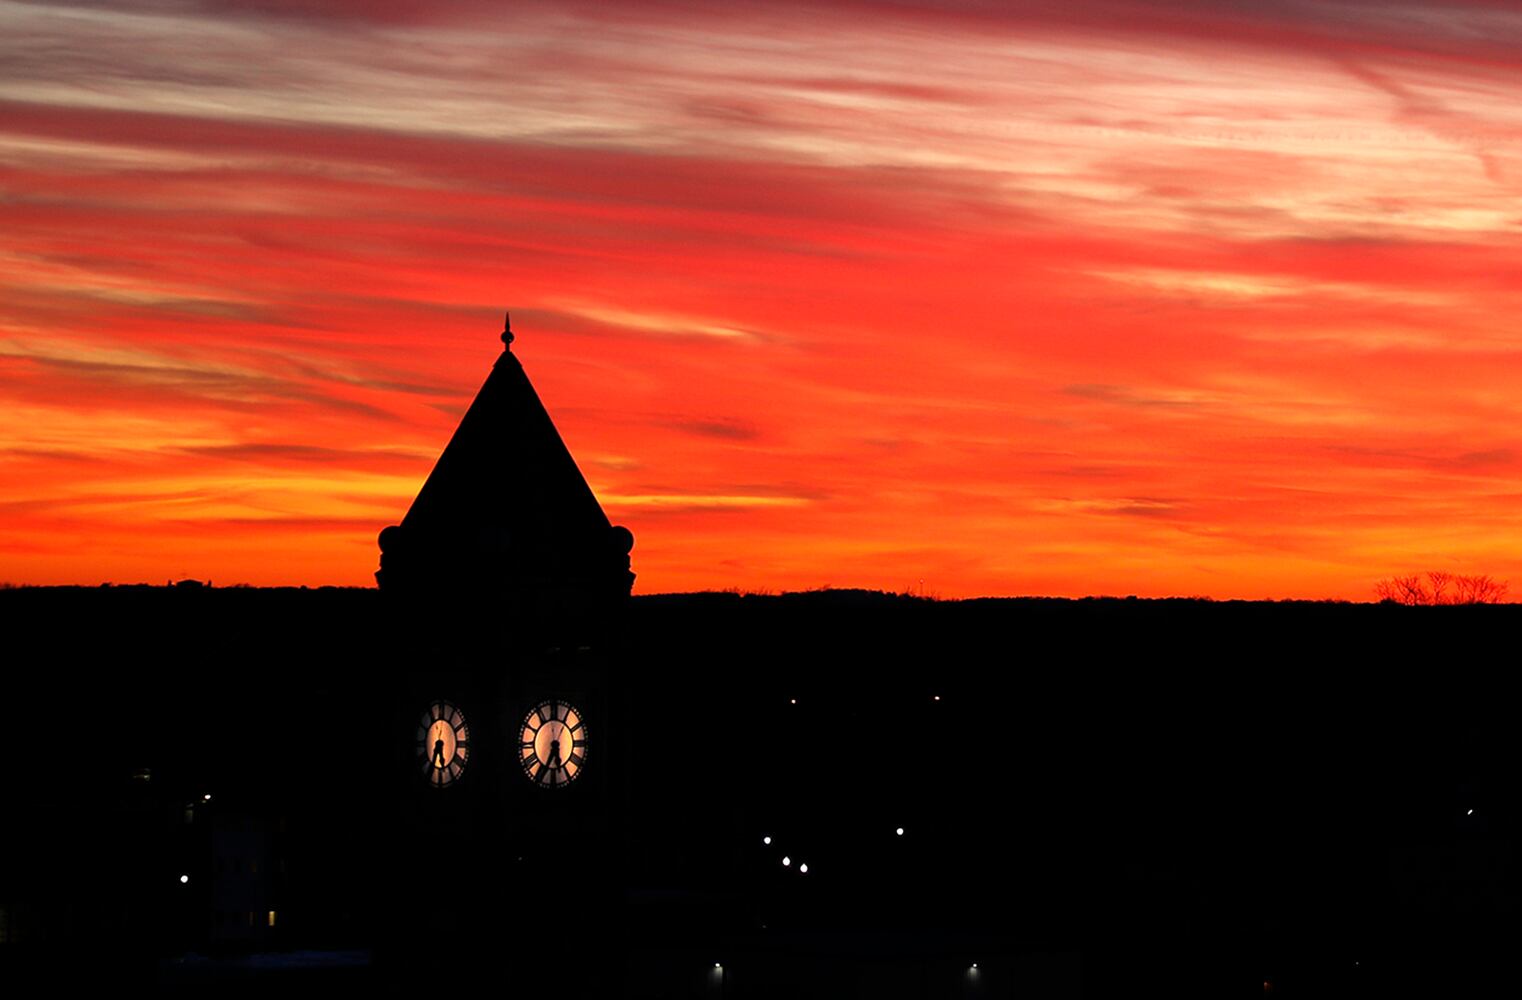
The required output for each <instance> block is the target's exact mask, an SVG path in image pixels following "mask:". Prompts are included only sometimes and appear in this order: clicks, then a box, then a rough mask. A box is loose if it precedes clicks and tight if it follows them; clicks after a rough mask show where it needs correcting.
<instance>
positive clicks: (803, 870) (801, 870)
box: [798, 865, 809, 875]
mask: <svg viewBox="0 0 1522 1000" xmlns="http://www.w3.org/2000/svg"><path fill="white" fill-rule="evenodd" d="M808 870H809V866H808V865H799V866H798V873H799V874H800V875H807V874H808Z"/></svg>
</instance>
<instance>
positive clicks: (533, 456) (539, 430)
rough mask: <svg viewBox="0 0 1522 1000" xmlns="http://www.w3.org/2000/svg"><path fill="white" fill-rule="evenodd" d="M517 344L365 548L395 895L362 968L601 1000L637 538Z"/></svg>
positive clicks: (608, 957)
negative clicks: (571, 975) (549, 971)
mask: <svg viewBox="0 0 1522 1000" xmlns="http://www.w3.org/2000/svg"><path fill="white" fill-rule="evenodd" d="M513 340H514V337H513V333H512V330H511V326H510V323H509V324H505V328H504V329H503V331H502V346H503V350H502V353H501V354H500V355H499V356H498V358H497V360H496V363H495V364H494V365H493V366H492V369H491V372H490V374H489V375H488V376H487V378H486V381H485V383H484V384H483V385H482V386H481V389H480V391H479V392H478V393H477V394H476V397H475V400H474V401H473V402H472V403H471V405H470V408H469V409H468V410H467V411H466V412H465V415H464V417H463V418H462V419H461V420H460V424H459V427H458V428H457V429H456V430H455V432H454V435H453V437H451V439H450V441H449V443H448V444H447V445H446V446H445V448H444V450H443V452H442V453H441V454H440V456H439V459H438V462H437V463H436V464H435V466H434V468H433V471H432V473H431V474H430V475H429V476H428V478H427V480H426V481H425V482H424V483H423V485H422V488H421V489H420V490H419V491H418V494H417V498H416V499H415V500H414V501H413V502H412V506H411V508H410V509H409V510H408V511H407V513H406V516H405V517H403V518H402V520H401V523H400V524H397V525H393V526H391V527H388V528H386V529H384V530H383V531H382V532H381V533H380V549H381V557H380V569H379V571H378V572H377V573H376V574H375V575H376V580H377V582H378V583H379V585H380V588H381V592H382V598H383V603H384V607H385V627H386V628H387V629H388V630H390V632H391V633H392V638H393V641H392V642H391V643H389V645H390V648H391V649H392V650H393V659H392V663H391V664H390V665H389V667H390V676H391V678H392V683H393V685H394V687H395V690H396V705H395V711H394V712H393V717H392V719H391V721H390V724H389V736H388V740H389V742H390V745H391V747H392V752H391V755H390V756H391V759H392V771H393V781H392V785H391V787H392V788H393V793H394V794H393V796H392V798H393V801H392V802H390V803H388V806H389V808H388V809H386V810H385V813H386V815H387V816H388V819H387V820H385V821H384V822H385V825H386V826H387V835H388V836H390V837H393V838H395V841H394V850H393V852H392V855H393V857H395V858H396V863H397V867H398V871H396V872H394V873H390V874H394V875H395V876H396V878H395V879H394V880H392V879H389V878H388V879H387V881H388V882H389V883H391V884H394V885H397V886H399V887H400V890H399V893H398V896H397V898H396V900H395V907H394V908H390V907H388V908H387V909H388V913H387V914H385V915H382V917H381V919H383V920H385V921H386V922H387V926H385V927H383V928H380V929H379V930H380V933H379V934H378V935H377V938H378V940H379V941H380V942H382V945H381V949H380V953H378V954H377V955H376V956H375V958H376V962H377V964H378V965H381V966H384V967H387V968H389V969H390V970H391V971H392V973H393V974H394V975H396V976H397V977H398V978H400V979H403V980H408V981H413V982H417V983H419V984H422V983H436V982H438V981H439V977H440V976H445V977H448V976H452V975H455V974H458V973H461V972H464V973H467V974H468V975H470V976H472V977H473V976H476V975H483V976H489V975H493V974H498V973H500V974H501V975H503V976H510V975H513V974H514V973H515V972H520V971H526V970H528V969H531V968H533V967H536V966H537V967H540V968H543V967H544V963H546V962H554V961H556V960H572V959H573V958H574V959H575V960H576V961H577V962H578V965H579V966H580V967H581V968H582V970H583V973H584V975H583V981H581V982H579V984H578V985H579V987H581V988H585V987H591V988H592V989H591V992H592V993H593V994H598V993H602V992H607V991H608V990H610V989H611V988H612V987H613V985H614V980H612V979H609V980H608V981H606V982H596V981H593V980H586V979H585V975H589V974H591V972H590V969H592V968H597V969H601V970H602V973H601V974H603V975H607V976H610V977H611V976H616V975H617V970H618V964H619V963H618V961H617V957H616V955H615V954H614V952H615V951H616V948H615V947H614V945H613V943H612V940H611V935H610V933H609V932H608V928H610V927H611V924H612V921H613V917H614V911H615V909H616V907H617V905H618V902H619V900H618V898H617V897H618V892H619V886H620V885H621V884H622V881H621V879H620V878H619V873H618V871H617V864H616V860H615V859H616V858H617V857H618V845H619V842H620V839H621V838H620V818H619V810H618V804H619V801H620V800H621V798H622V795H621V790H622V788H623V784H624V778H623V776H624V773H625V771H624V768H625V761H626V759H627V755H626V754H625V753H624V752H623V748H622V746H621V731H622V729H621V727H622V718H621V698H620V697H619V691H618V684H617V674H616V670H615V668H616V666H617V661H618V647H617V643H618V641H619V630H618V624H619V620H620V617H621V615H622V611H623V605H624V603H625V602H626V601H627V599H628V597H629V592H630V588H631V587H632V585H633V581H634V574H633V573H632V572H631V571H630V561H629V552H630V550H631V549H632V547H633V544H634V536H633V535H632V534H631V533H630V532H629V531H628V529H626V528H622V527H616V526H613V525H612V524H610V523H609V521H608V518H607V516H606V515H605V514H604V513H603V510H602V507H601V505H600V504H599V503H598V501H597V498H596V496H595V495H594V494H593V493H592V490H591V487H590V486H588V484H587V481H586V479H585V478H584V477H583V476H582V474H581V471H580V469H578V468H577V465H576V462H575V460H574V459H573V458H572V457H571V453H570V451H569V449H568V448H567V447H566V445H565V442H564V441H563V440H562V439H561V437H560V434H559V432H558V431H557V430H556V428H555V425H554V423H553V421H551V419H550V416H549V413H548V412H547V411H546V410H545V407H544V405H543V403H542V402H540V399H539V396H538V394H537V393H536V392H535V391H534V388H533V386H532V385H531V384H530V382H529V379H528V376H527V374H526V373H525V372H524V370H523V366H522V364H520V363H519V361H518V358H517V357H516V356H515V355H514V354H513V352H512V344H513ZM578 956H579V957H578ZM593 960H595V961H593ZM488 981H489V980H488ZM599 987H601V988H599Z"/></svg>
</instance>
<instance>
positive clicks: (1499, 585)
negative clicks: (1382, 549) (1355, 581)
mask: <svg viewBox="0 0 1522 1000" xmlns="http://www.w3.org/2000/svg"><path fill="white" fill-rule="evenodd" d="M1510 586H1511V584H1510V583H1509V582H1508V581H1506V580H1497V579H1495V578H1494V577H1491V576H1489V575H1480V576H1465V575H1463V574H1460V573H1447V572H1444V571H1442V570H1432V571H1429V572H1427V573H1409V574H1405V575H1397V576H1390V577H1386V578H1385V579H1383V580H1380V581H1379V582H1378V583H1376V584H1375V585H1374V596H1376V597H1378V598H1379V599H1380V600H1381V601H1393V602H1395V603H1396V604H1406V605H1410V606H1412V607H1418V606H1422V607H1428V606H1435V605H1441V604H1499V603H1501V601H1502V600H1503V599H1505V597H1506V592H1507V590H1508V589H1509V588H1510Z"/></svg>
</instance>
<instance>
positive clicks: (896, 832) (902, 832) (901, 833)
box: [893, 827, 904, 837]
mask: <svg viewBox="0 0 1522 1000" xmlns="http://www.w3.org/2000/svg"><path fill="white" fill-rule="evenodd" d="M893 832H894V834H896V835H897V836H900V837H902V836H903V835H904V828H903V827H898V828H897V829H895V830H894V831H893Z"/></svg>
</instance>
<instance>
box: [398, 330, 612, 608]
mask: <svg viewBox="0 0 1522 1000" xmlns="http://www.w3.org/2000/svg"><path fill="white" fill-rule="evenodd" d="M512 342H513V333H512V328H511V319H510V317H509V321H508V322H507V323H505V324H504V329H503V331H502V344H503V350H502V354H501V355H500V356H499V357H498V358H497V362H496V364H495V365H493V366H492V370H491V373H490V374H489V375H488V376H487V378H486V382H485V384H484V385H482V386H481V390H480V392H478V393H477V394H476V398H475V401H474V402H472V403H471V404H470V408H469V409H468V410H466V411H465V416H464V417H463V418H462V419H461V420H460V425H459V427H458V428H456V430H455V432H454V436H453V437H451V438H450V440H449V443H448V445H446V446H445V448H444V451H443V453H442V454H441V455H440V456H439V460H438V462H437V463H436V464H435V465H434V467H433V472H432V473H430V474H429V476H428V479H427V480H426V481H425V482H424V483H423V488H422V489H421V490H419V491H418V495H417V498H416V499H415V500H413V502H412V507H411V508H410V509H409V510H408V511H407V515H406V516H405V517H404V518H402V523H401V525H400V526H399V527H391V528H387V529H386V530H385V531H383V532H382V533H381V539H380V542H381V551H382V555H381V572H379V573H377V574H376V578H377V580H378V581H380V583H381V586H382V587H384V588H387V589H393V588H396V589H407V590H414V589H448V590H453V589H456V588H460V587H463V588H469V589H472V590H478V591H480V590H485V591H493V592H496V591H504V590H519V591H525V592H534V593H540V594H542V593H543V592H545V591H547V590H553V591H557V592H566V593H567V594H570V592H572V591H578V590H590V591H596V592H599V593H603V594H606V593H608V592H609V590H610V588H611V589H612V590H614V591H617V590H619V589H621V591H622V594H623V595H624V596H627V595H628V593H629V586H630V584H631V583H632V581H633V574H631V573H629V560H628V552H629V549H630V547H631V546H632V545H633V536H632V535H631V534H630V533H629V532H628V530H627V529H624V528H615V527H613V526H612V525H611V524H609V522H608V517H607V515H606V514H604V513H603V510H602V506H601V505H600V504H599V503H598V502H597V497H596V496H595V495H594V494H593V493H592V488H591V487H590V486H588V485H587V481H586V478H585V477H584V476H582V474H581V470H580V469H579V468H577V466H576V460H575V459H574V458H572V457H571V452H570V450H569V449H567V448H566V445H565V442H564V441H563V440H562V439H561V437H560V432H559V431H557V430H556V429H555V424H554V421H552V420H551V419H550V415H549V413H548V412H547V411H546V410H545V408H544V404H543V403H542V402H540V399H539V394H538V393H536V392H535V391H534V387H533V385H532V384H531V383H530V382H529V380H528V375H527V374H526V373H525V372H524V370H523V366H522V365H521V364H520V363H519V361H518V359H517V357H516V356H514V355H513V353H512Z"/></svg>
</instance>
